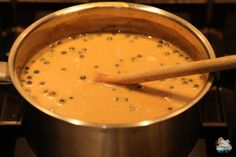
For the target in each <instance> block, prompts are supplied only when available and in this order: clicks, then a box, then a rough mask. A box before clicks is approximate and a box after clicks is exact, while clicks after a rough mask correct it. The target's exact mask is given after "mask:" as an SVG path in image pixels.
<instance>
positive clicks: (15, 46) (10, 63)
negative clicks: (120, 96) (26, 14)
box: [8, 2, 215, 129]
mask: <svg viewBox="0 0 236 157" xmlns="http://www.w3.org/2000/svg"><path fill="white" fill-rule="evenodd" d="M99 7H115V8H130V9H138V10H142V11H146V12H150V13H154V14H158V15H160V16H163V17H167V18H169V19H171V20H173V21H174V22H176V23H178V24H180V25H182V26H183V27H185V28H187V29H188V30H189V31H190V32H191V33H193V34H194V35H195V36H196V37H197V38H198V39H199V40H200V41H201V42H202V44H203V45H205V48H206V49H207V51H208V52H209V54H208V55H209V57H210V58H215V54H214V50H213V48H212V47H211V45H210V43H209V42H208V40H207V39H206V37H205V36H204V35H203V34H202V33H201V32H200V31H199V30H198V29H197V28H195V27H194V26H193V25H192V24H190V23H189V22H187V21H186V20H184V19H182V18H180V17H178V16H176V15H174V14H172V13H170V12H167V11H165V10H162V9H159V8H156V7H152V6H147V5H142V4H135V3H126V2H95V3H87V4H80V5H75V6H72V7H68V8H65V9H61V10H58V11H56V12H53V13H51V14H49V15H47V16H45V17H43V18H41V19H39V20H37V21H36V22H34V23H33V24H31V25H30V26H29V27H27V28H26V29H25V30H24V31H23V32H22V33H21V34H20V36H19V37H18V38H17V39H16V41H15V42H14V44H13V46H12V48H11V50H10V54H9V59H8V66H9V73H10V77H11V81H12V82H13V84H14V86H15V87H16V89H17V90H18V92H19V93H20V94H21V95H22V96H23V97H24V99H25V100H27V101H28V102H29V103H30V104H31V105H32V106H34V107H35V108H36V109H38V110H39V111H41V112H43V113H45V114H47V115H48V116H50V117H53V118H56V119H58V120H62V121H64V122H67V123H70V124H74V125H78V126H88V127H97V128H104V129H105V128H130V127H142V126H147V125H151V124H154V123H158V122H162V121H164V120H168V119H170V118H172V117H175V116H177V115H179V114H181V113H182V112H184V111H186V110H188V109H189V108H191V107H192V106H193V105H195V104H196V103H197V102H198V101H199V100H200V99H201V98H202V97H203V96H204V95H205V94H206V92H207V91H208V90H209V89H210V87H211V85H212V81H213V75H211V74H210V75H209V77H208V80H207V82H206V84H205V86H204V87H203V89H202V90H201V92H200V93H199V94H198V95H197V96H196V97H195V98H194V99H193V100H192V101H191V102H189V103H188V104H186V105H185V106H184V107H181V108H180V109H177V110H176V111H174V112H172V113H170V114H168V115H165V116H162V117H157V118H153V119H149V120H143V121H140V122H135V123H125V124H120V123H119V124H100V123H91V122H85V121H81V120H77V119H73V118H67V117H64V116H61V115H58V114H56V113H54V112H51V111H49V110H47V109H45V108H44V107H42V106H40V105H39V104H37V103H36V102H35V101H34V100H33V99H32V98H31V97H30V96H29V95H28V94H27V93H26V92H25V91H24V89H23V88H22V86H21V85H20V81H19V79H18V78H17V74H16V70H15V69H14V63H15V60H16V57H15V56H16V52H17V51H18V49H19V47H20V45H21V44H22V41H24V39H25V38H26V37H27V35H28V34H30V33H31V32H32V31H33V30H34V29H36V28H38V27H40V26H41V25H42V24H43V23H45V22H47V21H49V20H52V19H54V18H56V17H59V16H63V15H66V14H70V13H73V12H77V11H80V10H86V9H92V8H99Z"/></svg>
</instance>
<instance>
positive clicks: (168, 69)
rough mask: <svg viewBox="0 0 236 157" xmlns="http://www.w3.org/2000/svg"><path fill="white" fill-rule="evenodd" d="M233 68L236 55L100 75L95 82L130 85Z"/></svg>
mask: <svg viewBox="0 0 236 157" xmlns="http://www.w3.org/2000/svg"><path fill="white" fill-rule="evenodd" d="M233 68H236V55H230V56H225V57H219V58H212V59H206V60H199V61H193V62H187V63H184V64H178V65H171V66H164V67H158V68H155V69H151V70H147V71H140V72H133V73H132V72H130V73H126V74H120V75H117V76H110V75H107V74H98V75H97V76H96V78H95V81H97V82H104V83H111V84H119V85H129V84H138V83H142V82H148V81H154V80H159V79H167V78H173V77H180V76H186V75H193V74H200V73H207V72H215V71H220V70H226V69H233Z"/></svg>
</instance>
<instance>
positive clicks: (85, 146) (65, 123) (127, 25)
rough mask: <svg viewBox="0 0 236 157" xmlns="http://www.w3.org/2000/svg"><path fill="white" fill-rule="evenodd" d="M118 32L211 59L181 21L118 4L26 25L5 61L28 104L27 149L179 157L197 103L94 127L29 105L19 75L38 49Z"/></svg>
mask: <svg viewBox="0 0 236 157" xmlns="http://www.w3.org/2000/svg"><path fill="white" fill-rule="evenodd" d="M114 30H121V31H123V32H125V31H127V32H135V33H142V34H147V35H151V36H156V37H159V38H163V39H164V40H168V41H170V42H172V43H173V44H175V45H177V46H178V47H180V48H182V49H183V50H184V51H186V52H188V53H189V55H190V56H192V57H194V58H196V59H205V58H212V57H214V52H213V49H212V47H211V45H210V44H209V42H208V41H207V39H206V38H205V37H204V36H203V35H202V34H201V33H200V32H199V31H198V30H197V29H196V28H195V27H193V26H192V25H191V24H189V23H188V22H186V21H185V20H183V19H181V18H179V17H177V16H175V15H173V14H171V13H168V12H166V11H164V10H161V9H157V8H154V7H149V6H144V5H138V4H130V3H123V2H99V3H89V4H83V5H78V6H74V7H70V8H66V9H63V10H60V11H57V12H54V13H52V14H50V15H48V16H46V17H44V18H42V19H40V20H38V21H36V22H35V23H33V24H32V25H31V26H29V27H28V28H27V29H26V30H25V31H24V32H23V33H22V34H21V35H20V36H19V37H18V38H17V40H16V41H15V43H14V44H13V46H12V49H11V51H10V56H9V62H8V63H9V72H10V76H11V80H12V82H13V84H14V86H15V87H16V88H17V90H18V91H19V93H20V94H21V95H22V96H23V97H24V98H25V99H26V100H27V101H28V102H29V104H27V105H26V107H27V108H28V110H27V112H26V114H25V117H24V121H23V126H24V127H25V132H26V136H27V139H28V141H29V143H30V145H31V146H32V147H33V148H34V150H35V152H36V154H37V155H39V156H43V157H47V156H50V157H53V156H55V157H58V156H70V157H78V156H79V157H91V156H92V157H133V156H134V157H154V156H155V157H172V156H175V157H183V156H186V155H187V154H188V153H189V150H191V148H192V147H193V145H194V143H195V141H196V139H197V134H198V132H199V129H200V126H201V125H200V119H199V116H198V110H197V105H195V104H196V102H198V101H199V99H200V98H201V97H202V96H203V95H204V94H205V93H206V92H207V91H208V89H209V88H210V86H211V81H212V77H211V75H210V76H209V78H208V82H207V83H206V85H205V87H204V88H203V90H202V91H201V93H200V94H199V95H198V96H197V97H196V98H195V99H193V100H192V101H191V102H190V103H188V104H187V105H186V106H185V107H183V108H181V109H179V110H177V111H176V112H174V113H172V114H170V115H167V116H165V117H161V118H156V119H152V120H146V121H143V122H138V123H135V124H124V125H123V124H122V125H109V124H104V125H100V124H93V123H88V122H83V121H79V120H74V119H70V118H66V117H62V116H59V115H56V114H54V113H52V112H50V111H48V110H45V109H44V108H43V107H41V106H40V105H38V104H37V103H36V102H35V101H34V100H32V99H31V98H30V97H29V96H28V95H27V94H26V93H25V91H24V90H23V89H22V87H21V85H20V80H19V76H20V72H21V70H22V68H23V67H24V65H25V64H26V63H27V61H28V60H29V59H30V58H31V57H32V56H33V55H35V53H36V52H37V51H38V50H40V49H41V48H43V47H45V46H46V45H49V44H50V43H52V42H54V41H57V40H59V39H62V38H65V37H68V36H71V35H74V34H78V33H89V32H102V31H114Z"/></svg>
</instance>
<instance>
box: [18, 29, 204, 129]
mask: <svg viewBox="0 0 236 157" xmlns="http://www.w3.org/2000/svg"><path fill="white" fill-rule="evenodd" d="M192 60H193V59H192V58H191V57H190V56H188V55H187V54H186V53H185V52H183V51H182V50H181V49H180V48H178V47H176V46H174V45H173V44H171V43H169V42H167V41H164V40H162V39H158V38H153V37H151V36H146V35H139V34H128V33H97V34H96V33H94V34H93V33H91V34H79V35H75V36H71V37H68V38H66V39H62V40H60V41H57V42H55V43H52V44H51V45H49V46H47V47H45V48H43V49H42V50H40V51H39V52H38V53H37V54H36V55H35V56H34V57H33V58H32V59H31V60H30V61H29V62H28V63H27V64H26V66H25V67H24V69H23V70H22V74H21V82H22V87H23V88H24V89H25V90H26V92H27V93H28V94H29V95H30V96H31V97H32V98H33V99H35V101H36V102H37V103H38V104H39V105H41V106H42V107H44V108H46V109H48V110H50V111H51V112H55V113H56V114H58V115H61V116H64V117H67V118H73V119H78V120H82V121H87V122H94V123H106V124H119V123H132V122H138V121H143V120H148V119H153V118H158V117H162V116H165V115H167V114H170V113H171V112H174V111H175V110H177V109H180V108H181V107H183V106H184V105H186V104H187V103H188V102H189V101H191V100H192V99H193V98H194V97H195V96H197V95H198V94H199V92H200V91H201V89H202V88H203V86H204V84H205V82H206V76H204V75H203V74H201V75H191V76H186V77H177V78H171V79H166V80H157V81H152V82H147V83H143V84H140V85H134V86H129V87H122V86H116V85H111V84H103V83H97V82H94V81H93V79H94V77H95V75H96V74H97V73H105V74H111V75H119V74H124V73H128V72H133V71H139V70H140V71H144V70H147V69H153V68H157V67H160V68H162V67H164V66H166V65H176V64H184V63H185V62H191V61H192Z"/></svg>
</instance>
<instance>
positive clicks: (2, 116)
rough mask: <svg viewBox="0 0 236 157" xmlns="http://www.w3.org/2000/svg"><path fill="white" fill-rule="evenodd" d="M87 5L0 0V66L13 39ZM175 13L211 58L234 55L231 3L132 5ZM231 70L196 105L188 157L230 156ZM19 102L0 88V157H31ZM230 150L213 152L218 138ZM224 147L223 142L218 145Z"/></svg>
mask: <svg viewBox="0 0 236 157" xmlns="http://www.w3.org/2000/svg"><path fill="white" fill-rule="evenodd" d="M86 2H91V1H90V0H71V1H60V0H53V1H52V0H0V61H6V60H7V57H8V52H9V50H10V47H11V45H12V43H13V42H14V40H15V38H16V37H17V36H18V35H19V33H20V32H22V31H23V30H24V28H26V27H27V26H28V25H30V24H31V23H33V22H34V21H35V20H37V19H39V18H40V17H42V16H44V15H47V14H49V13H51V12H53V11H56V10H58V9H61V8H65V7H68V6H72V5H74V4H75V3H76V4H77V3H86ZM132 2H136V3H141V4H147V5H152V6H156V7H159V8H162V9H164V10H167V11H170V12H172V13H174V14H177V15H179V16H181V17H183V18H184V19H186V20H187V21H189V22H190V23H192V24H193V25H194V26H196V27H197V28H198V29H199V30H201V31H202V32H203V33H204V34H205V35H206V37H207V38H208V39H209V41H210V43H211V44H212V46H213V48H214V50H215V53H216V55H217V56H224V55H230V54H233V52H236V51H235V50H236V44H235V43H236V30H235V28H236V20H235V19H236V10H235V7H236V0H225V1H223V0H204V1H203V0H194V1H189V0H166V1H162V0H152V1H150V0H132ZM235 72H236V70H229V71H224V72H219V73H215V80H214V83H213V86H212V88H211V89H210V90H209V92H208V93H207V94H206V95H205V96H204V98H202V99H201V101H200V102H199V106H200V110H199V113H200V114H201V117H202V126H203V128H202V132H201V134H200V137H199V139H198V141H197V142H196V145H195V146H194V148H193V149H192V151H191V153H190V154H189V155H188V157H235V156H236V148H235V147H236V116H235V114H236V76H234V75H233V74H234V73H235ZM23 108H24V100H23V99H22V98H21V96H20V95H19V94H18V93H17V91H16V90H15V88H14V87H13V86H12V85H0V157H36V155H35V154H34V153H33V151H32V149H31V148H30V146H29V145H28V143H27V141H26V139H25V138H24V132H23V131H22V127H21V122H22V119H23V116H24V113H23V111H24V110H23ZM220 137H222V138H223V139H224V140H226V139H228V140H229V141H230V145H231V146H232V150H231V151H230V152H228V153H225V152H223V153H219V152H218V151H217V150H216V146H217V142H218V139H219V138H220ZM224 142H225V141H224Z"/></svg>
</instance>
